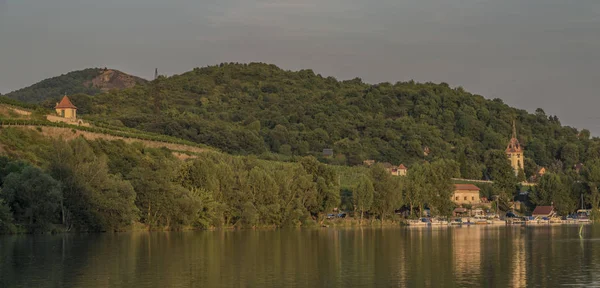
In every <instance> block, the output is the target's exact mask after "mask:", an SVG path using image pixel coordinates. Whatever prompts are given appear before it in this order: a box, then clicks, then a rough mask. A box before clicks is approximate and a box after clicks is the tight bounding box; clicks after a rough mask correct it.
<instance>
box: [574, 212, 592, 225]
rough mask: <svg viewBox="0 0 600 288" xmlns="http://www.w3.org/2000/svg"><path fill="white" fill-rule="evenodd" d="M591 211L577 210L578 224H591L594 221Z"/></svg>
mask: <svg viewBox="0 0 600 288" xmlns="http://www.w3.org/2000/svg"><path fill="white" fill-rule="evenodd" d="M590 212H591V211H590V210H587V209H579V210H577V222H578V223H590V222H592V220H591V219H590V214H591V213H590Z"/></svg>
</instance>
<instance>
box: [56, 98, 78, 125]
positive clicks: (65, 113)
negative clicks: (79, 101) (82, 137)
mask: <svg viewBox="0 0 600 288" xmlns="http://www.w3.org/2000/svg"><path fill="white" fill-rule="evenodd" d="M54 109H56V114H58V116H60V117H63V118H67V119H72V120H75V119H77V107H75V105H73V103H71V100H69V97H67V95H65V97H63V98H62V100H60V103H56V107H54Z"/></svg>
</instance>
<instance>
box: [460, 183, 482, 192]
mask: <svg viewBox="0 0 600 288" xmlns="http://www.w3.org/2000/svg"><path fill="white" fill-rule="evenodd" d="M454 190H471V191H479V190H481V189H479V187H477V186H475V185H473V184H454Z"/></svg>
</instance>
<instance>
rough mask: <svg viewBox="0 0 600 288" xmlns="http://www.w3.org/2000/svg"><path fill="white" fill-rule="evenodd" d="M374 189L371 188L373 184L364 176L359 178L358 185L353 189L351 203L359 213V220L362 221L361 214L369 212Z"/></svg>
mask: <svg viewBox="0 0 600 288" xmlns="http://www.w3.org/2000/svg"><path fill="white" fill-rule="evenodd" d="M374 191H375V188H374V187H373V182H371V179H369V177H367V176H366V175H363V176H361V177H360V180H359V182H358V185H356V188H355V189H354V193H353V195H352V196H353V198H352V200H353V201H352V202H353V204H354V207H356V210H358V211H360V219H361V220H362V218H363V214H364V212H365V211H369V209H371V205H373V194H374Z"/></svg>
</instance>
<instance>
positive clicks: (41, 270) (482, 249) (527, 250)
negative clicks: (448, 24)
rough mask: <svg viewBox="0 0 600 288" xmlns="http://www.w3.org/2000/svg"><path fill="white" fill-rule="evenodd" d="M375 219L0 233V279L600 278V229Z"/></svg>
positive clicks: (556, 281) (396, 283)
mask: <svg viewBox="0 0 600 288" xmlns="http://www.w3.org/2000/svg"><path fill="white" fill-rule="evenodd" d="M578 229H579V227H575V226H572V227H567V226H554V227H527V228H525V227H503V226H502V227H453V228H419V229H408V228H381V229H380V228H368V229H329V228H324V229H314V230H308V229H306V230H300V229H298V230H275V231H216V232H165V233H158V232H157V233H123V234H89V235H87V234H82V235H38V236H3V237H0V287H465V286H467V287H484V286H488V287H490V286H493V287H531V286H534V287H536V286H538V287H549V286H557V285H569V284H573V285H580V286H591V285H598V284H600V282H599V279H598V276H596V271H600V227H593V226H587V227H585V229H584V230H585V232H584V238H585V239H583V240H582V239H580V238H579V235H578Z"/></svg>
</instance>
